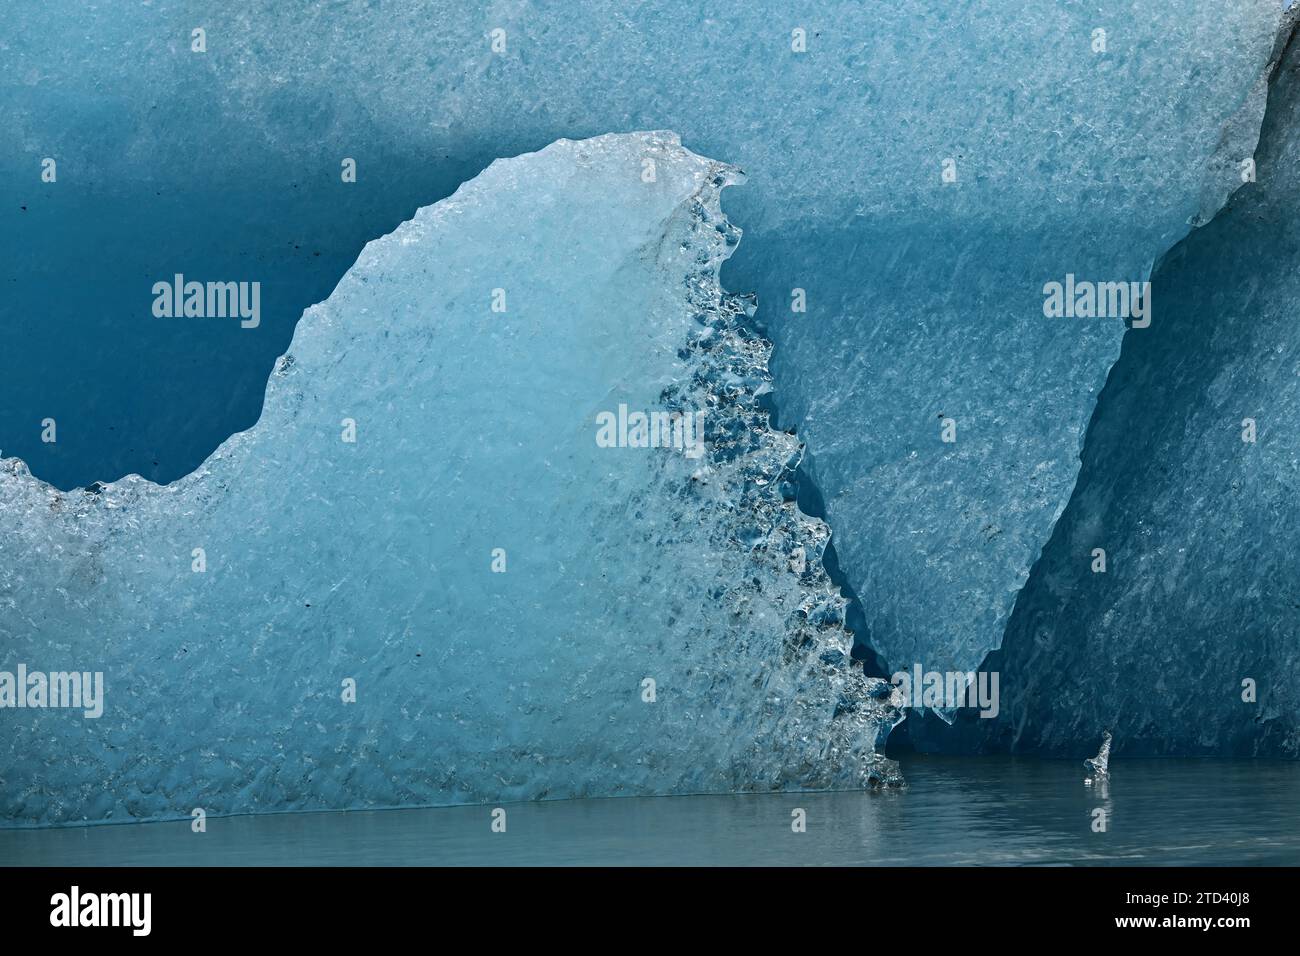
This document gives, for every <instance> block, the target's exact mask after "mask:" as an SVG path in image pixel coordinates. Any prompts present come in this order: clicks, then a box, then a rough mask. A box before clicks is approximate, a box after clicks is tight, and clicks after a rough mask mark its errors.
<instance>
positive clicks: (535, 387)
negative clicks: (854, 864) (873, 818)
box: [0, 133, 899, 824]
mask: <svg viewBox="0 0 1300 956" xmlns="http://www.w3.org/2000/svg"><path fill="white" fill-rule="evenodd" d="M649 169H653V175H652V176H650V177H649V179H650V180H651V181H647V175H646V172H647V170H649ZM737 178H738V173H737V171H736V170H735V169H734V168H732V167H729V166H726V165H723V164H721V163H718V162H714V161H711V160H707V159H703V158H701V157H699V156H696V155H695V154H693V153H691V152H689V151H687V150H685V149H683V148H682V147H681V146H680V145H679V142H678V140H677V138H676V137H675V136H673V135H671V134H663V133H654V134H627V135H610V136H605V137H601V138H597V139H592V140H586V141H580V142H574V141H567V140H561V141H559V142H557V143H556V144H554V145H552V146H550V147H548V148H546V149H545V150H543V151H541V152H539V153H536V154H532V155H527V156H523V157H520V158H516V159H512V160H508V161H502V162H497V163H494V164H493V165H492V166H491V167H490V168H489V169H488V170H487V171H486V172H484V173H483V174H482V175H480V176H479V177H477V178H476V179H474V180H473V181H472V182H470V183H468V184H467V185H465V186H464V187H463V188H461V189H460V190H459V191H458V192H457V193H456V194H455V195H454V196H453V197H451V198H450V199H447V200H444V201H442V202H440V203H437V204H435V205H433V206H429V207H426V208H424V209H421V210H420V211H419V213H418V214H417V215H416V216H415V218H414V219H413V220H411V221H409V222H406V223H404V224H402V225H401V226H400V227H399V228H398V229H397V230H396V231H395V232H393V233H392V234H391V235H388V236H385V237H384V238H382V239H379V240H376V241H374V242H372V243H370V244H369V245H368V246H367V247H366V249H365V250H364V252H363V253H362V255H361V256H360V258H359V259H358V261H357V263H356V265H355V266H354V267H353V268H352V269H351V270H350V271H349V272H348V273H347V275H346V276H345V277H344V278H343V280H342V281H341V282H340V283H339V285H338V288H337V289H336V290H335V291H334V293H333V295H331V296H330V298H329V299H328V301H326V302H324V303H322V304H320V305H318V306H315V307H313V308H311V309H309V310H308V311H307V313H306V314H305V315H304V316H303V319H302V321H301V323H300V324H299V326H298V330H297V333H296V335H295V337H294V340H293V344H292V347H291V349H290V350H289V352H288V353H287V354H286V355H285V356H284V357H283V359H282V360H281V361H280V363H279V364H278V367H277V369H276V371H275V372H274V373H273V375H272V376H271V379H270V382H269V385H268V386H267V396H266V406H265V411H264V412H263V415H262V418H261V421H259V423H258V424H257V426H256V427H255V428H253V429H251V430H250V431H247V432H244V433H241V434H238V435H235V436H234V437H232V438H231V439H230V440H229V441H227V442H226V443H225V444H224V445H222V447H221V448H220V449H219V450H218V451H217V453H216V454H214V455H213V456H212V458H211V459H210V460H209V461H208V462H207V463H206V464H205V465H204V466H203V467H202V468H201V469H199V470H198V471H197V472H196V473H194V474H192V475H190V476H188V477H186V478H184V479H182V480H180V481H178V482H175V483H173V484H171V485H167V486H158V485H154V484H152V483H149V482H146V481H144V480H143V479H139V478H129V479H126V480H123V481H121V482H117V483H113V484H107V485H103V486H100V487H97V488H96V489H94V490H90V491H79V492H74V493H71V494H67V493H63V492H60V491H58V490H56V489H54V488H52V487H50V486H49V485H47V484H45V483H43V482H41V481H39V480H37V479H35V478H33V477H31V476H30V475H29V474H28V473H27V471H26V469H25V467H24V466H23V464H22V463H21V462H20V461H18V460H16V459H7V460H5V461H4V462H3V469H2V471H0V501H3V502H4V507H3V508H0V539H2V540H4V541H5V546H6V547H5V551H6V560H5V562H4V563H3V565H0V610H2V611H3V613H2V614H0V646H3V647H4V649H5V654H6V661H17V662H24V663H26V664H27V665H29V666H30V667H31V668H32V669H33V670H35V669H38V668H40V669H49V670H58V669H65V668H66V669H69V670H78V671H86V672H102V673H103V674H104V702H103V707H104V711H103V715H102V716H101V717H100V718H99V719H86V718H84V717H83V714H82V713H81V712H80V711H71V710H65V709H54V708H45V709H23V710H18V709H5V710H0V721H3V726H4V733H3V734H0V801H3V803H2V804H0V819H2V820H4V821H5V822H8V823H20V824H30V823H65V822H75V821H81V820H91V821H102V820H113V821H122V820H131V819H146V818H153V817H166V816H187V815H188V814H189V813H190V811H191V809H192V808H194V807H202V808H204V809H206V810H207V811H208V812H209V813H231V812H246V811H257V810H291V809H309V808H315V807H332V808H339V807H365V806H397V805H409V804H430V803H450V802H465V801H477V802H493V801H509V800H519V799H532V798H544V797H564V796H597V795H614V794H633V793H639V794H649V793H676V792H693V791H710V790H726V791H730V790H746V789H777V788H798V787H830V786H840V787H853V786H863V785H867V784H870V783H873V782H879V781H888V780H892V779H894V769H893V767H892V765H891V763H890V762H888V761H885V760H884V759H883V758H881V757H878V756H877V754H876V746H877V744H878V743H880V742H881V741H882V740H883V736H884V734H886V733H887V732H888V730H889V729H890V728H892V726H893V725H894V724H895V723H896V722H897V720H898V719H899V715H898V714H897V713H896V712H895V711H894V710H893V709H892V707H891V706H890V704H889V703H888V687H887V686H885V685H884V684H883V683H882V682H880V681H876V680H873V679H869V678H865V677H864V676H863V675H862V672H861V668H857V667H854V666H853V665H851V662H850V661H849V659H848V650H849V642H850V638H849V635H848V634H847V632H846V631H845V630H844V629H843V627H842V623H841V622H842V616H843V610H844V601H843V599H842V598H841V597H840V596H839V594H838V593H837V592H836V590H835V589H834V588H833V587H832V586H831V584H830V582H829V580H828V579H827V577H826V574H825V571H824V570H823V568H822V563H821V553H822V549H823V547H824V546H825V543H826V541H827V539H828V534H829V533H828V531H827V529H826V527H825V525H824V524H823V523H822V522H821V521H819V520H817V519H814V518H809V517H807V516H805V515H803V514H801V513H800V512H799V511H798V509H797V508H796V506H795V504H794V503H793V497H794V489H793V487H792V481H793V478H794V469H795V468H796V467H797V465H798V462H799V459H800V455H801V449H800V446H799V444H798V441H797V439H795V438H794V437H793V436H791V435H789V434H786V433H782V432H777V431H773V430H772V429H771V428H770V427H769V426H768V417H767V414H766V412H765V411H764V410H763V409H762V408H761V407H760V406H761V396H762V394H763V393H765V392H766V391H767V390H768V388H769V381H770V379H769V375H768V373H767V370H766V361H767V357H768V353H769V350H770V345H769V344H768V343H766V342H765V341H764V340H762V339H761V338H759V337H756V336H755V335H753V334H752V333H750V332H748V331H746V330H745V326H746V325H747V324H748V313H749V312H751V311H752V301H751V300H750V299H746V298H742V297H735V296H731V295H727V294H725V293H723V292H722V290H721V288H720V285H719V283H718V268H719V266H720V264H721V262H722V261H723V260H724V259H725V258H726V256H728V255H730V254H731V251H732V249H733V248H734V246H735V245H736V243H737V241H738V239H739V232H738V230H736V229H735V228H734V227H732V226H731V225H730V224H729V223H728V222H727V220H726V219H725V218H724V217H723V215H722V213H721V211H720V208H719V197H720V194H721V191H722V189H723V188H724V187H725V186H726V185H727V184H729V183H731V182H734V181H735V180H736V179H737ZM494 306H499V307H500V308H494ZM620 406H627V408H630V409H634V410H647V411H652V410H662V411H664V412H667V413H670V414H671V413H672V412H678V413H681V412H689V413H691V414H692V415H695V414H697V413H700V414H703V418H702V419H695V420H700V421H702V422H703V429H704V438H705V450H704V452H703V454H702V455H696V454H694V452H695V446H689V445H687V444H686V443H682V444H680V445H679V446H677V447H660V448H654V447H628V446H629V445H632V446H635V445H636V444H637V443H638V442H637V438H636V437H635V426H633V437H632V438H630V439H628V440H626V441H624V442H622V443H621V444H622V445H623V447H604V445H602V444H601V443H598V441H597V420H598V419H599V417H600V416H601V414H602V413H603V412H607V411H608V412H614V411H616V410H618V409H619V408H620ZM667 434H668V435H669V437H670V438H671V432H668V433H667ZM352 439H355V440H352ZM199 549H201V550H199ZM497 549H500V550H499V551H498V550H497ZM348 681H354V682H355V703H351V702H347V701H345V698H346V697H347V696H348V694H349V693H350V686H351V685H349V684H347V683H346V682H348Z"/></svg>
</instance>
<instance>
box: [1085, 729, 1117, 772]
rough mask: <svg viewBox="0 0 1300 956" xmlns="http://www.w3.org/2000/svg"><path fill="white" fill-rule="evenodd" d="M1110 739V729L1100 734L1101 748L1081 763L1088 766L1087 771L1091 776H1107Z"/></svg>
mask: <svg viewBox="0 0 1300 956" xmlns="http://www.w3.org/2000/svg"><path fill="white" fill-rule="evenodd" d="M1110 740H1111V737H1110V731H1109V730H1108V731H1106V732H1105V733H1103V734H1102V735H1101V749H1100V750H1099V751H1097V756H1095V757H1089V758H1088V759H1087V760H1085V761H1084V762H1083V765H1084V766H1085V767H1087V768H1088V772H1089V773H1091V774H1092V775H1093V776H1096V777H1107V776H1109V775H1110ZM1089 782H1091V781H1089Z"/></svg>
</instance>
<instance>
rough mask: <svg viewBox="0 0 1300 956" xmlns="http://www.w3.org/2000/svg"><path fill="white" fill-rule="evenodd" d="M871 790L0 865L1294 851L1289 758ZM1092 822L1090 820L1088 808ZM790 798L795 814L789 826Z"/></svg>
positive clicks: (981, 857)
mask: <svg viewBox="0 0 1300 956" xmlns="http://www.w3.org/2000/svg"><path fill="white" fill-rule="evenodd" d="M903 771H904V773H905V775H906V776H907V779H908V787H907V788H906V789H903V790H900V791H893V792H885V793H817V794H762V795H746V796H695V797H659V798H644V799H643V798H624V799H613V800H570V801H553V802H548V803H532V804H511V805H508V806H506V807H505V810H506V832H505V833H493V832H492V830H491V808H490V807H448V808H442V809H428V810H387V811H366V812H350V813H294V814H270V815H262V816H250V817H232V818H226V819H218V818H211V819H209V820H208V830H207V832H206V833H203V834H195V833H192V832H191V831H190V825H189V822H188V821H182V822H177V823H151V824H134V825H123V826H96V827H77V828H66V829H56V830H4V831H0V864H3V865H24V864H26V865H37V866H44V865H69V866H100V865H163V866H168V865H193V864H207V865H261V864H270V865H285V864H304V865H363V864H375V865H475V864H490V865H534V864H554V865H568V864H594V865H625V864H640V865H646V864H649V865H664V864H677V865H741V866H744V865H828V864H834V865H900V864H904V865H905V864H913V865H917V864H921V865H935V864H937V865H943V864H1053V865H1086V864H1105V865H1194V864H1201V865H1218V864H1274V865H1297V864H1300V813H1297V805H1298V804H1300V764H1295V763H1269V762H1259V761H1219V760H1123V759H1119V760H1116V761H1114V762H1113V763H1112V767H1111V780H1110V783H1109V786H1108V787H1107V788H1106V792H1104V793H1103V792H1099V790H1098V788H1096V787H1087V786H1085V785H1084V783H1083V777H1084V772H1083V767H1082V764H1081V763H1080V762H1078V761H1039V760H1027V759H1017V758H1000V757H991V758H937V757H913V758H910V759H904V761H903ZM1097 807H1101V808H1103V809H1105V810H1106V815H1107V829H1106V832H1104V833H1095V832H1093V829H1092V825H1093V820H1094V816H1093V811H1094V809H1095V808H1097ZM797 808H802V809H803V810H805V811H806V814H807V831H806V832H804V833H794V832H792V829H791V820H792V817H791V812H792V811H793V810H795V809H797Z"/></svg>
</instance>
